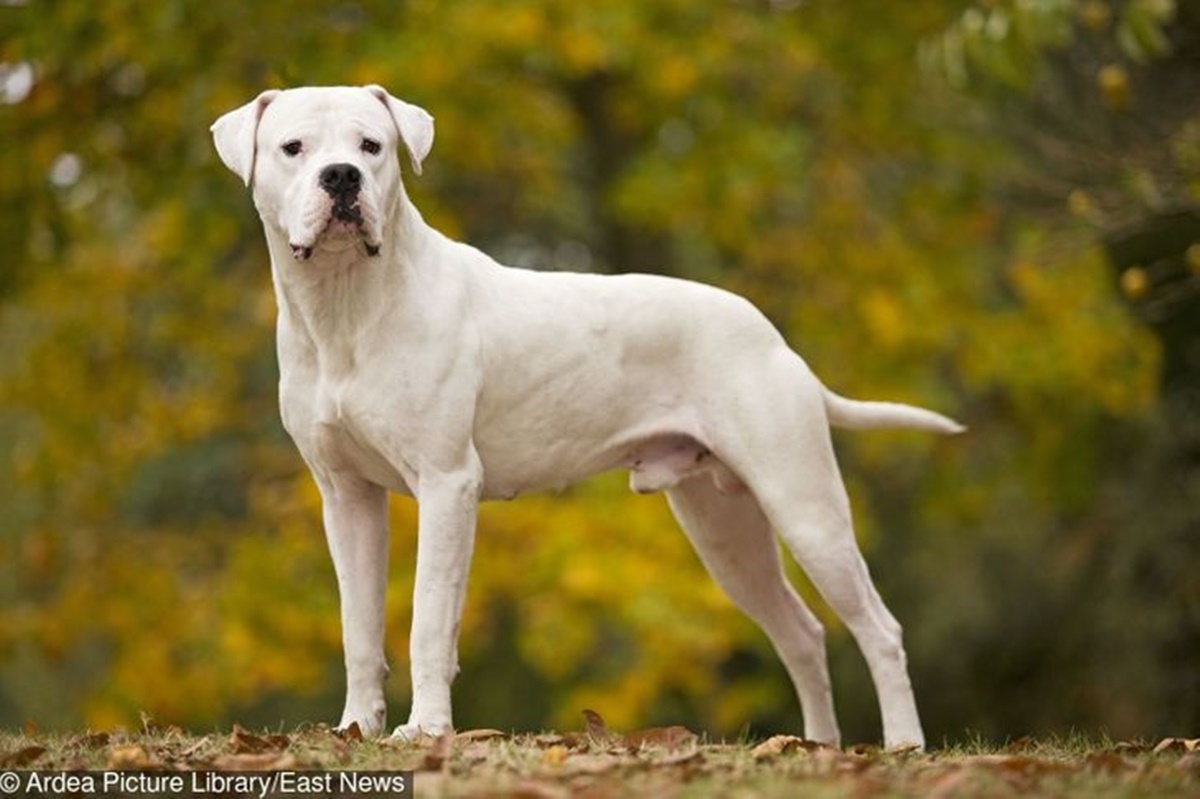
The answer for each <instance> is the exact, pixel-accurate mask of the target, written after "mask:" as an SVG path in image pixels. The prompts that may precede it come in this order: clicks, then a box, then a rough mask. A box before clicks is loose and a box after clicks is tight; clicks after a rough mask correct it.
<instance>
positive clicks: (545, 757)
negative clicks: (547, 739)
mask: <svg viewBox="0 0 1200 799" xmlns="http://www.w3.org/2000/svg"><path fill="white" fill-rule="evenodd" d="M570 754H571V753H570V751H569V750H568V749H567V747H565V746H562V745H560V744H555V745H554V746H551V747H549V748H547V749H546V751H544V752H542V765H545V766H561V765H562V764H563V763H564V762H565V761H566V759H567V758H568V757H569V756H570Z"/></svg>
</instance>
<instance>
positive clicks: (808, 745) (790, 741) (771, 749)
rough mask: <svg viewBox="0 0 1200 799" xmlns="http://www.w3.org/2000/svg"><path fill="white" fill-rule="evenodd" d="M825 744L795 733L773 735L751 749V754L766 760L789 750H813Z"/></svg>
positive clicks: (756, 758)
mask: <svg viewBox="0 0 1200 799" xmlns="http://www.w3.org/2000/svg"><path fill="white" fill-rule="evenodd" d="M824 746H825V745H824V744H819V743H817V742H816V741H808V740H805V739H804V738H798V737H796V736H795V735H772V736H771V737H770V738H768V739H767V740H765V741H763V742H762V743H760V744H759V745H758V746H756V747H754V749H752V750H750V755H751V757H753V758H754V759H755V760H765V759H766V758H769V757H778V756H779V755H785V754H787V753H788V752H795V751H803V752H812V751H814V750H816V749H822V748H824Z"/></svg>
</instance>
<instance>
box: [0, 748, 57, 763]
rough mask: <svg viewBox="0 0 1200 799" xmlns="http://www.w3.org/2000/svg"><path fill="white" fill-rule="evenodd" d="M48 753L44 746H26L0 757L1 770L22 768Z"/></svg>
mask: <svg viewBox="0 0 1200 799" xmlns="http://www.w3.org/2000/svg"><path fill="white" fill-rule="evenodd" d="M45 752H46V747H44V746H26V747H22V748H21V749H18V750H17V751H15V752H11V753H9V754H7V755H4V756H3V757H0V768H22V767H24V766H28V765H29V764H30V763H32V762H33V761H35V760H37V759H38V758H39V757H41V756H42V755H43V754H44V753H45Z"/></svg>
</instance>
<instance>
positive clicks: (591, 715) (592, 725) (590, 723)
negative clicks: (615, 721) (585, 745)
mask: <svg viewBox="0 0 1200 799" xmlns="http://www.w3.org/2000/svg"><path fill="white" fill-rule="evenodd" d="M583 718H584V721H586V722H587V734H588V737H589V738H594V739H596V740H597V741H607V740H608V738H609V732H608V725H607V724H605V723H604V717H603V716H601V715H600V714H599V713H597V712H596V711H594V710H588V709H586V708H585V709H584V711H583Z"/></svg>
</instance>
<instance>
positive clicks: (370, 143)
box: [359, 139, 383, 155]
mask: <svg viewBox="0 0 1200 799" xmlns="http://www.w3.org/2000/svg"><path fill="white" fill-rule="evenodd" d="M359 149H361V150H362V151H363V152H364V153H366V154H367V155H379V151H380V150H382V149H383V145H382V144H380V143H379V142H377V141H375V140H374V139H363V141H362V147H360V148H359Z"/></svg>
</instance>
